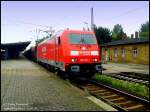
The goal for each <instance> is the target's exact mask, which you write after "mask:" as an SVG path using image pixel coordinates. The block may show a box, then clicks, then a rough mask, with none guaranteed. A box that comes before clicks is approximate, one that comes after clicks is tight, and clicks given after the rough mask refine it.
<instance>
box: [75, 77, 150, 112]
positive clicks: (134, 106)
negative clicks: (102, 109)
mask: <svg viewBox="0 0 150 112" xmlns="http://www.w3.org/2000/svg"><path fill="white" fill-rule="evenodd" d="M76 86H77V87H79V88H80V89H83V90H85V91H88V93H90V94H92V95H93V96H95V97H97V98H98V99H101V100H103V101H105V102H107V103H108V104H110V105H111V106H113V107H114V108H116V109H117V110H121V111H150V108H149V101H148V100H145V99H142V98H139V97H137V96H134V95H131V94H129V93H125V92H122V91H120V90H117V89H114V88H111V87H109V86H106V85H103V84H101V83H98V82H96V81H93V80H87V81H86V82H85V83H84V84H76Z"/></svg>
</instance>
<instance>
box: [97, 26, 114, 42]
mask: <svg viewBox="0 0 150 112" xmlns="http://www.w3.org/2000/svg"><path fill="white" fill-rule="evenodd" d="M94 32H95V35H96V38H97V41H98V44H104V43H107V42H110V41H111V32H110V30H109V29H108V28H103V27H97V26H96V25H94Z"/></svg>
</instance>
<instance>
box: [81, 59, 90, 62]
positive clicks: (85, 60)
mask: <svg viewBox="0 0 150 112" xmlns="http://www.w3.org/2000/svg"><path fill="white" fill-rule="evenodd" d="M80 61H84V62H87V61H89V59H80Z"/></svg>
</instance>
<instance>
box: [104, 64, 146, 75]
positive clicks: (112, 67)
mask: <svg viewBox="0 0 150 112" xmlns="http://www.w3.org/2000/svg"><path fill="white" fill-rule="evenodd" d="M102 66H103V68H104V71H103V73H119V72H135V73H141V74H149V65H141V64H133V63H112V62H107V63H106V64H102ZM105 69H106V70H105Z"/></svg>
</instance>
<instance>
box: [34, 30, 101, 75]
mask: <svg viewBox="0 0 150 112" xmlns="http://www.w3.org/2000/svg"><path fill="white" fill-rule="evenodd" d="M100 59H101V57H100V49H99V46H98V43H97V40H96V37H95V35H94V32H92V31H81V30H80V31H79V30H64V31H62V32H59V33H58V34H57V35H54V36H52V37H51V38H49V39H47V40H45V41H43V42H41V43H39V44H38V46H37V61H38V62H42V63H44V64H46V65H47V66H49V67H50V68H55V69H56V70H58V72H60V73H61V74H62V75H66V74H67V75H68V74H69V76H84V77H91V76H93V75H94V74H95V73H96V72H101V70H102V67H101V61H100Z"/></svg>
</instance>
